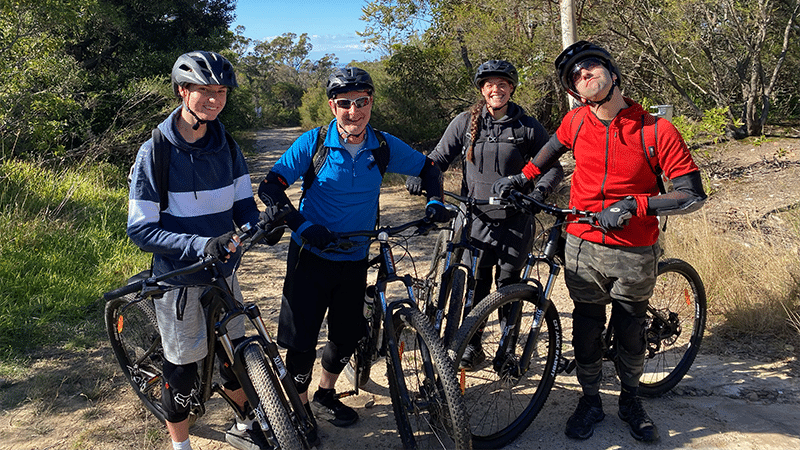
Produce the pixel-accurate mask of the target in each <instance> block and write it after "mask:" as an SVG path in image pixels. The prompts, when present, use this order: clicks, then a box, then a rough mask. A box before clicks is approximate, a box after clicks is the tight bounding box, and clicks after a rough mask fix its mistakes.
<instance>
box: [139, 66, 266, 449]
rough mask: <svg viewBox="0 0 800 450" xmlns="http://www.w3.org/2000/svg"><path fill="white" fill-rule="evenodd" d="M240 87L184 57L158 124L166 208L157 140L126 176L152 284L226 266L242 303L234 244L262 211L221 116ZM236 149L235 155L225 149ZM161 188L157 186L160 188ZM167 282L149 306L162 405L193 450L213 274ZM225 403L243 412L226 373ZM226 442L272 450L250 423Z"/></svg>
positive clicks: (222, 72)
mask: <svg viewBox="0 0 800 450" xmlns="http://www.w3.org/2000/svg"><path fill="white" fill-rule="evenodd" d="M236 86H237V83H236V75H235V73H234V71H233V67H232V66H231V64H230V62H229V61H228V60H227V59H225V58H224V57H223V56H221V55H219V54H217V53H213V52H206V51H195V52H189V53H186V54H183V55H181V56H180V57H178V59H177V60H176V61H175V64H174V66H173V68H172V87H173V90H174V92H175V95H176V96H177V97H178V98H180V99H181V106H180V107H178V108H177V109H175V110H174V111H173V112H172V113H171V114H170V115H169V117H167V119H166V120H164V121H163V122H162V123H161V124H159V125H158V130H159V131H160V132H161V134H162V135H163V137H164V139H166V141H167V142H168V143H169V146H168V148H169V153H170V155H169V157H168V158H163V159H164V160H165V162H164V163H165V164H166V161H168V164H169V170H168V176H167V178H168V180H167V186H168V189H167V197H166V205H164V204H162V203H164V202H162V199H161V195H160V192H159V184H158V183H159V180H158V176H159V175H158V174H159V168H157V167H155V161H156V160H155V158H154V156H153V152H154V144H153V139H152V138H151V139H149V140H147V141H146V142H145V143H144V144H143V145H142V146H141V148H140V149H139V152H138V154H137V156H136V162H135V163H134V166H133V169H132V171H131V186H130V195H129V203H128V230H127V231H128V236H130V238H131V240H132V241H133V242H134V243H135V244H136V245H138V246H139V247H140V248H141V249H142V250H144V251H147V252H151V253H153V254H154V257H153V266H152V270H153V273H154V275H158V274H161V273H165V272H169V271H171V270H175V269H178V268H181V267H185V266H188V265H191V264H192V263H194V262H196V261H197V260H198V259H199V258H202V257H204V256H206V255H213V256H216V257H219V258H221V259H227V261H226V263H225V264H223V265H222V266H223V269H224V270H225V273H224V275H225V276H226V277H227V278H228V281H229V283H230V285H231V287H232V289H233V291H234V293H235V295H236V297H237V298H238V299H239V300H240V301H241V300H242V294H241V290H240V289H239V284H238V282H237V280H236V275H235V274H234V267H235V266H236V260H237V255H236V253H235V251H236V248H235V245H234V244H233V243H232V242H233V241H234V240H235V239H237V238H236V235H235V233H234V224H236V225H239V226H241V225H244V224H246V223H251V224H255V223H257V222H258V219H259V211H258V208H257V206H256V202H255V199H254V198H253V191H252V185H251V184H250V175H249V173H248V171H247V165H246V164H245V159H244V156H243V155H242V152H241V149H239V148H238V145H236V144H235V143H234V142H233V141H232V140H230V141H229V140H228V139H227V137H226V132H225V128H224V127H223V125H222V123H221V122H220V121H219V120H218V119H217V116H218V115H219V113H220V112H221V111H222V109H223V108H224V107H225V103H226V100H227V95H228V94H229V92H230V90H231V89H232V88H234V87H236ZM231 144H233V145H234V146H235V147H236V148H234V149H231V148H230V147H229V145H231ZM162 188H163V187H162ZM169 281H170V282H171V283H175V284H178V285H186V287H184V288H181V289H174V290H171V291H170V292H168V293H167V294H165V295H164V296H163V297H162V298H160V299H156V300H155V305H156V317H157V320H158V328H159V330H160V332H161V336H162V344H163V347H164V356H165V358H166V359H165V361H164V386H163V387H162V388H163V396H162V401H163V405H164V411H165V415H166V420H167V423H166V424H167V429H168V430H169V434H170V437H171V438H172V444H173V447H174V448H175V449H177V450H185V449H191V444H190V442H189V424H188V416H189V408H190V405H189V401H188V399H189V398H190V396H191V393H192V389H193V387H194V386H195V384H196V383H197V381H198V380H196V378H197V367H198V366H197V361H200V360H202V359H203V358H205V356H206V355H207V351H208V348H207V339H206V325H205V316H204V313H203V308H202V306H201V304H200V296H201V293H202V289H203V288H202V287H192V285H196V284H198V283H203V282H210V281H211V280H210V274H209V273H208V272H205V271H201V272H197V273H195V274H192V275H187V276H184V277H181V278H177V279H171V280H169ZM239 319H240V320H238V321H236V323H235V325H234V326H233V327H231V328H229V330H231V332H230V336H231V337H232V338H237V339H239V338H241V337H243V336H244V318H243V317H240V318H239ZM221 372H222V377H223V380H224V381H225V384H224V387H225V389H226V391H227V392H228V394H229V395H230V396H231V397H232V398H233V399H234V400H235V401H236V402H237V403H238V405H239V407H240V409H241V410H242V411H245V412H246V411H247V410H246V409H245V400H246V397H245V396H244V392H243V391H242V389H241V387H240V386H239V385H238V382H237V381H235V378H233V377H232V375H231V374H227V373H226V372H225V371H224V370H221ZM226 440H227V441H228V442H229V443H230V444H231V445H233V446H234V447H236V448H238V449H243V450H244V449H247V450H252V449H268V448H271V446H269V443H268V442H267V440H266V439H265V438H264V434H263V433H262V432H261V431H260V428H259V426H258V422H257V421H256V422H253V421H252V419H251V420H249V421H246V422H239V421H238V419H237V422H236V423H234V425H233V426H232V427H231V429H230V430H229V431H228V432H227V433H226Z"/></svg>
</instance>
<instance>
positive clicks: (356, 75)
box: [325, 67, 375, 98]
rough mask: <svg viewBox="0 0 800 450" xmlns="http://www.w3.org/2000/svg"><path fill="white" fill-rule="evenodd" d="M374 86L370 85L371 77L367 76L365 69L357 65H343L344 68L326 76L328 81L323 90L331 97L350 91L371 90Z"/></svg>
mask: <svg viewBox="0 0 800 450" xmlns="http://www.w3.org/2000/svg"><path fill="white" fill-rule="evenodd" d="M374 90H375V87H374V86H373V85H372V77H370V76H369V74H368V73H367V71H366V70H364V69H359V68H358V67H345V68H344V69H336V70H335V71H334V72H333V73H332V74H331V76H329V77H328V83H327V84H326V85H325V91H326V92H327V94H328V98H333V97H334V96H335V95H336V94H341V93H343V92H350V91H370V94H371V93H372V91H374Z"/></svg>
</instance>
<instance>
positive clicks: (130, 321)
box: [105, 294, 196, 423]
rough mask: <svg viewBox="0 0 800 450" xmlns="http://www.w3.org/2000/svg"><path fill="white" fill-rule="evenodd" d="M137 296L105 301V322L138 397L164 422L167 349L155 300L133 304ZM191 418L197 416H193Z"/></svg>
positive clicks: (113, 345) (145, 300) (110, 338)
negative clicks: (160, 331)
mask: <svg viewBox="0 0 800 450" xmlns="http://www.w3.org/2000/svg"><path fill="white" fill-rule="evenodd" d="M133 298H134V295H133V294H130V295H126V296H123V297H120V298H116V299H113V300H110V301H109V302H107V303H106V309H105V321H106V330H107V331H108V338H109V340H110V342H111V349H112V350H113V351H114V356H115V357H116V358H117V362H119V365H120V367H121V368H122V373H123V374H124V375H125V378H126V379H127V380H128V382H129V383H130V385H131V387H133V391H134V392H135V393H136V395H137V396H138V397H139V400H141V402H142V403H143V404H144V406H145V407H146V408H147V409H148V410H149V411H150V412H151V413H153V415H154V416H155V417H156V418H157V419H158V420H159V421H161V423H164V421H165V414H164V408H163V407H162V403H161V387H162V384H163V364H164V350H163V348H162V347H161V335H160V334H159V332H158V324H157V323H156V319H155V307H154V305H153V300H152V299H144V300H141V301H139V302H137V303H133V304H130V306H128V305H129V303H130V301H131V300H133ZM189 417H190V420H192V421H193V419H196V416H195V415H190V416H189Z"/></svg>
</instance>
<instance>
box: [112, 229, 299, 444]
mask: <svg viewBox="0 0 800 450" xmlns="http://www.w3.org/2000/svg"><path fill="white" fill-rule="evenodd" d="M263 226H264V224H259V226H258V227H257V228H250V227H247V228H245V233H244V234H242V235H241V236H239V240H240V241H242V242H245V240H247V239H249V246H248V247H247V248H243V249H242V252H243V253H244V252H246V251H247V250H248V249H249V248H250V247H252V246H253V245H254V244H255V243H257V242H258V241H260V240H261V239H263V238H264V237H266V236H267V235H268V234H269V231H268V230H265V229H264V228H263ZM221 264H222V261H220V260H219V259H217V258H214V257H206V258H204V259H202V260H201V261H199V262H197V263H195V264H192V265H190V266H187V267H185V268H182V269H178V270H175V271H171V272H168V273H165V274H161V275H158V276H151V277H147V278H144V279H141V280H138V281H135V282H133V283H131V284H128V285H127V286H123V287H122V288H119V289H116V290H114V291H111V292H108V293H106V294H105V298H106V300H113V299H116V298H119V297H122V296H123V295H126V294H132V293H136V292H139V293H138V295H137V296H136V298H135V299H134V300H132V301H130V302H129V303H128V304H127V305H125V306H123V307H122V308H121V309H120V311H124V310H125V309H127V308H128V307H129V306H130V305H133V304H135V303H137V302H140V301H142V300H146V299H148V298H152V297H159V296H161V295H163V294H164V293H165V292H166V291H168V290H172V289H177V288H180V287H182V286H173V285H166V284H162V282H164V281H166V280H169V279H171V278H174V277H178V276H181V275H188V274H191V273H195V272H199V271H201V270H204V269H206V270H209V271H210V272H211V281H210V282H208V283H206V284H203V285H199V286H205V287H206V290H205V291H204V292H203V294H202V295H201V298H200V302H201V304H202V305H203V308H204V309H205V311H206V327H207V328H206V331H207V333H206V335H207V339H208V342H207V345H208V354H207V356H206V357H205V358H204V359H203V361H202V367H201V368H200V373H199V376H200V379H199V381H200V389H199V391H198V392H196V393H194V394H193V399H192V406H191V413H192V414H194V415H195V418H197V417H200V416H202V415H203V414H204V413H205V402H206V401H207V400H208V399H209V398H210V397H211V396H212V395H213V393H218V394H219V395H220V396H221V397H222V398H223V399H224V400H225V401H226V402H227V403H228V404H229V405H230V406H231V407H232V409H233V410H234V411H235V412H236V414H237V416H238V417H239V418H240V419H245V411H242V410H241V409H240V408H239V407H238V405H237V404H236V403H235V402H234V401H233V399H232V398H230V396H229V395H227V394H226V393H225V391H224V390H223V389H222V387H221V386H219V384H217V383H214V382H213V376H214V366H215V364H214V362H215V359H216V358H220V359H221V361H222V362H223V364H224V365H226V366H227V367H229V368H230V370H231V373H232V374H233V376H234V377H235V378H236V379H237V380H238V382H239V384H240V385H241V387H242V389H243V391H244V393H245V395H246V397H247V400H248V402H249V404H250V405H251V406H252V408H253V411H254V412H255V414H256V417H257V419H258V421H259V423H260V425H261V428H262V430H263V431H264V432H265V435H266V437H267V439H268V440H270V441H272V442H271V444H273V445H279V444H280V443H279V442H278V441H277V437H276V435H275V434H274V433H271V432H269V430H270V429H271V427H270V424H269V422H268V419H267V414H266V412H265V410H264V408H265V405H262V404H261V400H262V398H261V396H260V395H259V393H258V392H257V389H256V386H255V385H254V382H253V381H252V380H251V379H250V375H249V374H248V368H247V363H246V362H245V353H246V351H248V349H249V348H250V346H252V345H258V346H259V347H260V348H261V349H262V351H263V352H264V355H265V356H266V358H265V359H267V360H269V363H266V362H265V364H264V366H265V369H262V370H263V372H262V374H263V373H264V372H265V373H266V376H267V378H268V379H269V383H270V384H271V385H272V386H273V387H274V389H275V392H277V397H278V399H279V402H280V404H281V405H282V408H283V410H284V411H291V412H292V414H291V419H292V421H293V425H292V427H294V428H295V430H299V431H300V433H298V438H299V439H300V440H301V441H302V445H303V446H304V447H305V448H309V445H308V442H307V434H308V432H309V431H311V430H312V428H313V426H314V424H313V419H312V418H311V417H310V416H309V415H308V413H307V411H306V409H305V407H304V405H303V403H302V401H301V400H300V396H299V394H298V392H297V388H296V386H295V384H294V380H293V379H292V377H290V376H287V375H288V371H287V369H286V367H285V365H284V362H283V360H282V358H281V356H280V353H279V351H278V347H277V343H276V342H275V341H274V340H273V339H272V337H271V335H270V333H269V331H268V330H267V328H266V326H265V324H264V322H263V320H262V318H261V313H260V310H259V308H258V306H256V305H255V304H253V303H248V304H242V303H240V302H239V301H238V300H237V299H236V297H235V295H234V293H233V291H232V289H231V287H230V285H229V284H228V282H227V280H226V279H225V277H224V276H222V273H223V272H222V269H221V266H220V265H221ZM240 316H245V317H246V318H247V319H249V321H250V323H251V324H252V326H253V328H254V329H255V330H256V334H255V335H253V336H250V337H245V338H244V339H243V340H242V341H241V342H239V343H237V344H236V345H235V346H234V343H233V341H232V339H231V338H230V337H229V326H230V324H231V321H233V320H234V319H237V318H239V317H240ZM108 317H109V316H108V315H107V320H108ZM119 318H120V319H122V316H119ZM152 320H154V318H153V319H152ZM107 323H108V322H107ZM121 323H122V322H120V325H121ZM120 329H121V326H120ZM110 334H111V333H110ZM112 340H114V337H113V336H112ZM159 342H160V337H159V338H157V339H156V340H155V342H154V343H153V344H152V345H151V346H150V349H148V350H147V351H146V353H145V355H144V356H143V357H141V358H138V361H137V362H136V363H134V365H135V366H138V364H139V363H141V362H142V361H143V360H144V359H145V358H147V357H148V356H149V355H150V354H152V353H153V352H154V351H155V349H156V348H158V344H159ZM112 343H113V342H112ZM117 345H124V344H117ZM250 353H251V354H252V352H250ZM259 353H260V352H259ZM118 357H119V356H118ZM120 363H122V360H120ZM123 368H124V367H123ZM130 379H131V380H133V374H131V376H130ZM146 381H147V386H148V387H147V388H151V386H155V384H156V383H157V382H159V381H160V377H159V376H158V374H153V375H152V376H151V378H150V379H148V380H146ZM263 382H264V381H263V380H261V381H259V383H263ZM144 391H145V389H144V388H141V386H140V388H139V392H137V393H138V394H140V395H142V393H143V392H144ZM143 401H145V404H146V405H147V406H148V408H151V405H150V404H149V403H153V402H154V399H153V398H148V399H145V398H144V397H143ZM276 405H277V403H276ZM154 413H155V411H154ZM156 415H157V416H158V415H159V414H156ZM160 418H161V417H160ZM162 420H163V419H162ZM284 429H288V428H284Z"/></svg>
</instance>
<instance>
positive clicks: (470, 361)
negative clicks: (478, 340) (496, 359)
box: [458, 344, 486, 370]
mask: <svg viewBox="0 0 800 450" xmlns="http://www.w3.org/2000/svg"><path fill="white" fill-rule="evenodd" d="M485 360H486V353H484V351H483V347H481V345H480V344H478V345H474V344H467V348H466V349H464V355H462V356H461V362H460V363H459V364H458V368H459V369H464V370H473V369H475V368H476V367H478V365H479V364H480V363H482V362H483V361H485Z"/></svg>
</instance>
